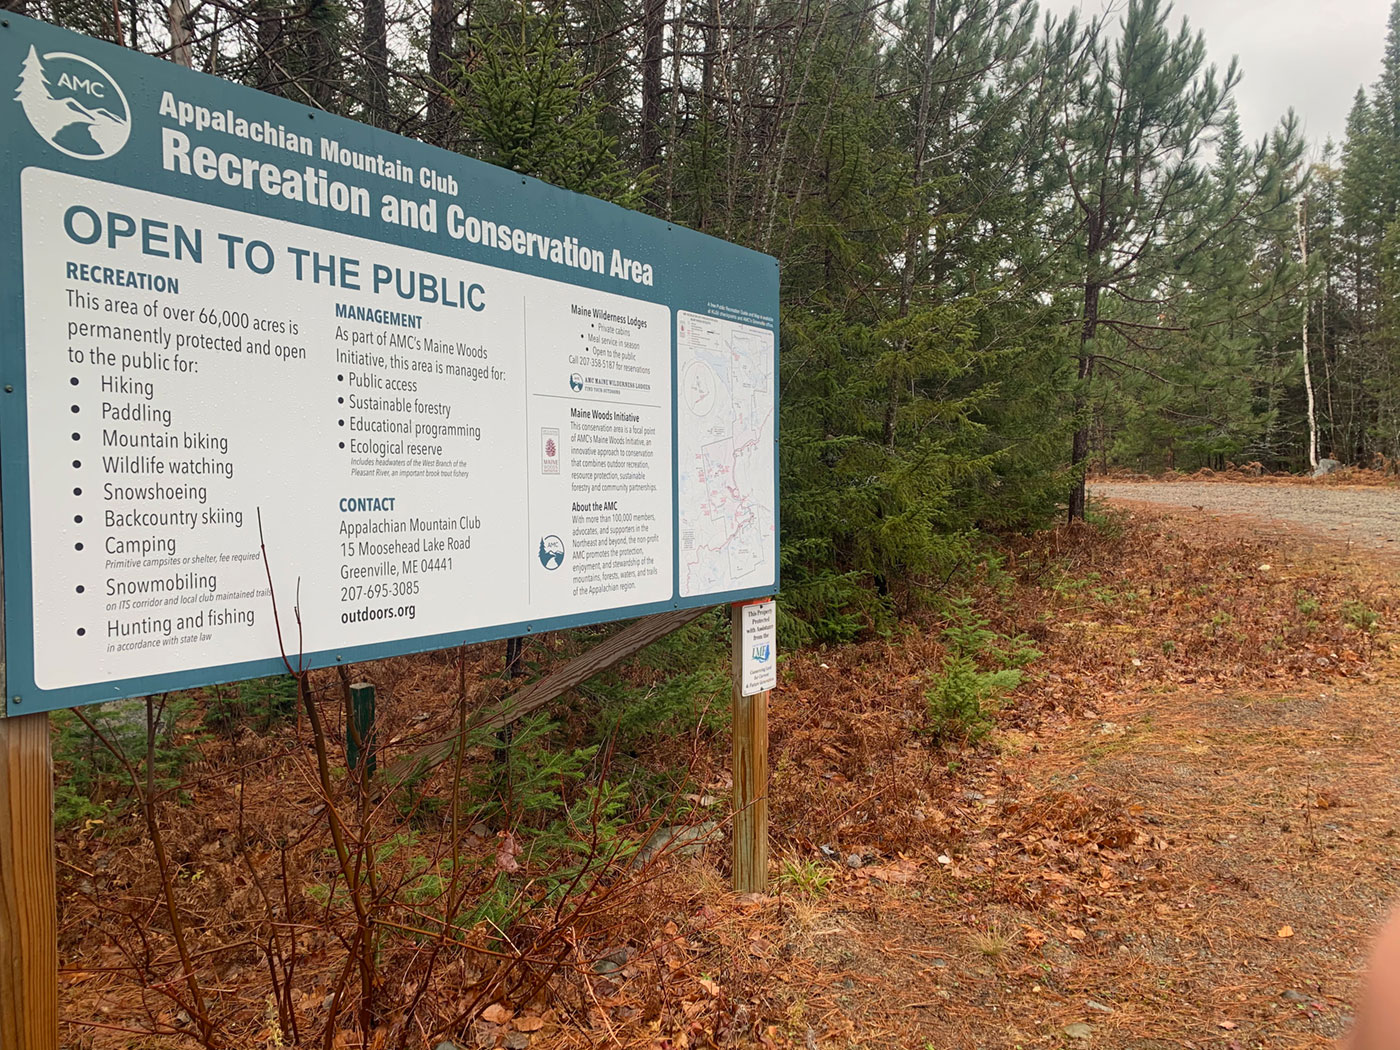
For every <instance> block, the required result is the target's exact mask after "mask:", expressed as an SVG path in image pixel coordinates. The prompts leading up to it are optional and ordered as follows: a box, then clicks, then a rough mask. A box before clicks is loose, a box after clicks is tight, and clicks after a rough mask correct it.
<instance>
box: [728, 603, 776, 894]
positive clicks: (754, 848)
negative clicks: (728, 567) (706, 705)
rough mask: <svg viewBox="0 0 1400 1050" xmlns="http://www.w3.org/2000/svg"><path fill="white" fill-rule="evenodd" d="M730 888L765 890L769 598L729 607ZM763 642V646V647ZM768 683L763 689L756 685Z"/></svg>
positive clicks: (770, 661)
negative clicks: (731, 712)
mask: <svg viewBox="0 0 1400 1050" xmlns="http://www.w3.org/2000/svg"><path fill="white" fill-rule="evenodd" d="M732 609H733V622H732V631H731V659H732V661H733V674H734V716H733V725H732V727H731V729H730V734H731V737H732V739H733V746H734V755H733V767H734V768H733V772H734V830H733V868H734V889H735V891H736V892H738V893H765V892H767V889H768V692H769V688H771V686H772V679H773V677H774V674H773V672H774V666H773V665H774V664H775V663H776V660H777V655H776V653H775V652H774V649H775V646H774V645H773V643H772V641H771V633H772V627H773V623H774V614H773V601H772V599H765V600H764V601H761V602H748V603H741V604H738V605H735V606H733V607H732ZM765 646H766V649H764V648H763V647H765ZM760 686H766V688H759V687H760Z"/></svg>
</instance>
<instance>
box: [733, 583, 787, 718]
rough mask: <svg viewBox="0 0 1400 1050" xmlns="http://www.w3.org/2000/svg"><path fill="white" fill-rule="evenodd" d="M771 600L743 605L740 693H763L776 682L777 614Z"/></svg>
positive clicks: (747, 694)
mask: <svg viewBox="0 0 1400 1050" xmlns="http://www.w3.org/2000/svg"><path fill="white" fill-rule="evenodd" d="M776 608H777V606H776V605H775V604H774V602H773V599H771V598H770V599H768V600H767V601H763V602H752V603H750V604H748V605H745V606H742V609H743V613H744V616H743V629H742V630H741V632H740V636H741V641H742V643H743V647H744V648H743V652H742V654H741V656H742V658H741V660H740V667H741V673H740V676H739V691H740V693H741V694H742V695H743V696H753V695H755V694H756V693H766V692H768V690H770V689H772V688H773V687H774V686H775V685H777V684H778V617H777V614H776Z"/></svg>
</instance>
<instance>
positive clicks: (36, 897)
mask: <svg viewBox="0 0 1400 1050" xmlns="http://www.w3.org/2000/svg"><path fill="white" fill-rule="evenodd" d="M56 1046H58V901H57V896H56V891H55V882H54V839H53V760H52V757H51V756H50V752H49V716H48V715H47V714H34V715H20V716H18V717H11V718H0V1050H53V1048H54V1047H56Z"/></svg>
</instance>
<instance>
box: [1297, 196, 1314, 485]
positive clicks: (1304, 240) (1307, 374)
mask: <svg viewBox="0 0 1400 1050" xmlns="http://www.w3.org/2000/svg"><path fill="white" fill-rule="evenodd" d="M1298 254H1299V257H1300V258H1301V260H1302V263H1303V387H1304V389H1305V390H1307V393H1308V465H1309V466H1311V467H1312V469H1313V470H1317V402H1316V399H1315V398H1314V397H1313V384H1312V365H1311V364H1310V363H1309V361H1308V205H1307V201H1299V202H1298Z"/></svg>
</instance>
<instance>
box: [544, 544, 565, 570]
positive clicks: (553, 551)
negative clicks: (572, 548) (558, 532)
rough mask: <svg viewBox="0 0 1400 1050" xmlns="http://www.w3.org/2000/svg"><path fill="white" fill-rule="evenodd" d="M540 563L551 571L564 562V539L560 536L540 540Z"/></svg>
mask: <svg viewBox="0 0 1400 1050" xmlns="http://www.w3.org/2000/svg"><path fill="white" fill-rule="evenodd" d="M540 564H541V565H543V566H544V567H545V568H546V569H548V570H549V571H550V572H553V571H554V570H555V569H557V568H559V566H561V565H563V564H564V541H563V540H561V539H560V538H559V537H558V536H546V537H544V539H542V540H540Z"/></svg>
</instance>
